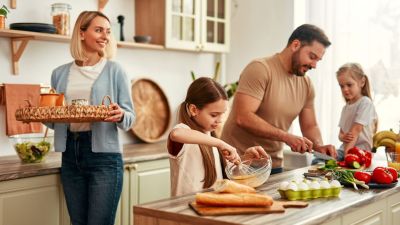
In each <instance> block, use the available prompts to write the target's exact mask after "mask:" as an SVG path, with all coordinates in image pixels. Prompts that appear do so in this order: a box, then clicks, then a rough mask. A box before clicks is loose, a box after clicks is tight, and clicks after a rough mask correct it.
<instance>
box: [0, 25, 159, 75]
mask: <svg viewBox="0 0 400 225" xmlns="http://www.w3.org/2000/svg"><path fill="white" fill-rule="evenodd" d="M0 37H5V38H10V40H11V59H12V64H13V65H12V67H13V74H14V75H17V74H18V73H19V67H18V62H19V59H20V58H21V56H22V54H23V52H24V50H25V47H26V46H27V44H28V42H29V41H30V40H37V41H52V42H64V43H69V41H70V40H71V38H70V37H69V36H64V35H58V34H47V33H38V32H30V31H20V30H10V29H2V30H0ZM117 47H118V48H142V49H153V50H164V49H165V48H164V46H162V45H154V44H142V43H135V42H121V41H118V42H117Z"/></svg>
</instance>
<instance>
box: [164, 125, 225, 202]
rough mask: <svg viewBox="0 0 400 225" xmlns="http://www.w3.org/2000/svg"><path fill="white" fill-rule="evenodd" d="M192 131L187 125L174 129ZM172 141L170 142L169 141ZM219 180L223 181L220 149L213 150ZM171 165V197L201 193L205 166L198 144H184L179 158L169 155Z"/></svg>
mask: <svg viewBox="0 0 400 225" xmlns="http://www.w3.org/2000/svg"><path fill="white" fill-rule="evenodd" d="M176 128H184V129H190V127H189V126H187V125H186V124H183V123H180V124H177V125H176V126H175V127H174V128H173V129H176ZM169 141H170V140H169ZM212 151H213V154H214V160H215V170H216V173H217V179H222V166H221V161H220V157H219V154H218V149H217V148H215V147H213V148H212ZM169 162H170V165H171V196H178V195H184V194H188V193H192V192H199V191H201V190H202V189H203V184H204V181H203V180H204V173H205V172H204V165H203V157H202V155H201V151H200V147H199V145H198V144H183V146H182V149H181V151H180V152H179V153H178V155H177V156H174V155H171V154H170V155H169Z"/></svg>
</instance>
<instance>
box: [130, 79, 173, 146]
mask: <svg viewBox="0 0 400 225" xmlns="http://www.w3.org/2000/svg"><path fill="white" fill-rule="evenodd" d="M132 100H133V104H134V107H135V112H136V122H135V125H134V126H133V128H132V131H133V133H134V134H135V135H136V136H137V137H138V138H140V139H141V140H143V141H145V142H148V143H153V142H156V141H158V140H160V138H161V137H162V136H163V135H164V134H165V132H166V131H167V130H168V127H169V124H170V120H171V110H170V107H169V103H168V100H167V97H166V96H165V94H164V92H163V91H162V89H161V88H160V86H158V84H157V83H155V82H154V81H152V80H150V79H137V80H134V81H133V82H132Z"/></svg>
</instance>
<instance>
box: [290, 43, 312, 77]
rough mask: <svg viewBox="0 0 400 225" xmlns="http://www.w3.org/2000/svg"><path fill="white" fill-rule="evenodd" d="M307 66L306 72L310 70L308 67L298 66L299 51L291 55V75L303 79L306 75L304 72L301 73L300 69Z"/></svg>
mask: <svg viewBox="0 0 400 225" xmlns="http://www.w3.org/2000/svg"><path fill="white" fill-rule="evenodd" d="M303 66H307V68H308V70H310V69H312V67H311V66H309V65H301V64H300V49H299V50H297V51H296V52H294V53H293V55H292V73H293V74H294V75H296V76H299V77H303V76H305V75H306V72H307V71H308V70H307V71H306V72H303V71H302V67H303Z"/></svg>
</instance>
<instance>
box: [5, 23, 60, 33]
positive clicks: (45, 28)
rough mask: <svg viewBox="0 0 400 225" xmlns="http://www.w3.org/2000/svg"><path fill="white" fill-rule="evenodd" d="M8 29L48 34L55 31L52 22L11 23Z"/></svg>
mask: <svg viewBox="0 0 400 225" xmlns="http://www.w3.org/2000/svg"><path fill="white" fill-rule="evenodd" d="M10 29H11V30H24V31H32V32H41V33H50V34H55V33H56V32H57V29H56V27H55V26H54V25H53V24H47V23H11V24H10Z"/></svg>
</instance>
